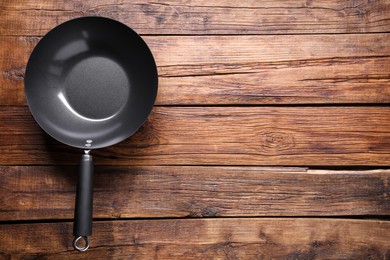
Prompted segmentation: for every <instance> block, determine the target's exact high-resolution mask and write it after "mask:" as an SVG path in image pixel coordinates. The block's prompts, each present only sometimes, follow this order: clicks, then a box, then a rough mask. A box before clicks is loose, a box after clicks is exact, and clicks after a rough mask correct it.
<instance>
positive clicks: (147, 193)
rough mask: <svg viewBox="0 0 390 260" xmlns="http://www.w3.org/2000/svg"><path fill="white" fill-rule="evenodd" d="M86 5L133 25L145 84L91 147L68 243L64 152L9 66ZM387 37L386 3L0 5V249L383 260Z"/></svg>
mask: <svg viewBox="0 0 390 260" xmlns="http://www.w3.org/2000/svg"><path fill="white" fill-rule="evenodd" d="M87 15H99V16H106V17H111V18H114V19H117V20H119V21H121V22H123V23H125V24H127V25H129V26H130V27H132V28H133V29H135V30H136V31H137V32H138V33H140V34H141V35H142V37H143V38H144V39H145V41H146V42H147V44H148V45H149V46H150V48H151V50H152V52H153V54H154V55H155V58H156V62H157V64H158V72H159V94H158V99H157V103H156V106H155V108H154V109H153V112H152V114H151V116H150V118H149V119H148V121H147V122H146V124H145V125H144V126H143V127H142V129H140V130H139V131H138V132H137V133H136V134H135V135H134V136H133V137H131V138H129V139H128V140H126V141H124V142H122V143H120V144H119V145H116V146H113V147H109V148H106V149H101V150H98V151H93V155H94V157H95V161H96V164H97V166H96V174H95V186H94V195H95V196H94V234H93V236H92V237H91V244H92V247H91V248H90V250H88V251H87V252H85V253H78V252H75V251H73V249H72V246H71V239H72V218H73V208H74V197H75V184H76V177H77V176H76V169H77V166H76V164H77V162H78V160H79V156H80V151H79V150H77V149H73V148H69V147H66V146H64V145H62V144H60V143H58V142H56V141H54V140H53V139H51V138H50V137H48V136H47V135H46V134H45V133H44V132H43V131H42V130H41V129H40V128H39V127H38V125H37V124H36V123H35V121H34V120H33V118H32V116H31V114H30V112H29V110H28V108H27V106H26V101H25V98H24V94H23V78H24V70H25V65H26V62H27V59H28V57H29V55H30V53H31V51H32V49H33V48H34V46H35V45H36V44H37V42H38V41H39V39H40V38H41V36H43V35H44V34H45V33H46V32H48V30H50V29H51V28H53V27H54V26H56V25H58V24H60V23H62V22H64V21H67V20H69V19H71V18H75V17H80V16H87ZM389 32H390V1H389V0H377V1H355V0H348V1H336V0H334V1H333V0H332V1H325V0H319V1H314V0H307V1H300V0H294V1H293V0H284V1H235V0H234V1H233V0H215V1H205V0H192V1H138V0H135V1H131V0H108V1H98V0H87V1H74V0H72V1H33V0H18V1H15V0H2V1H1V3H0V43H1V45H0V70H1V74H0V122H1V123H0V154H1V156H0V165H1V166H0V185H1V186H0V257H1V259H33V258H38V259H40V258H42V259H64V258H66V259H68V258H75V259H130V258H131V259H154V258H155V259H157V258H158V259H180V258H185V259H254V258H257V259H271V258H272V259H314V258H316V259H317V258H318V259H390V222H389V216H390V167H389V161H390V108H389V106H388V105H389V102H390V34H389Z"/></svg>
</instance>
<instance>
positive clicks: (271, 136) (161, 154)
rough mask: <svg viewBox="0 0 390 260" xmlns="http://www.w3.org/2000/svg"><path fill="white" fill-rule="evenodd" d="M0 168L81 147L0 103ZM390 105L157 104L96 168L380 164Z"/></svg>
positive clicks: (68, 159) (53, 160) (99, 156)
mask: <svg viewBox="0 0 390 260" xmlns="http://www.w3.org/2000/svg"><path fill="white" fill-rule="evenodd" d="M0 122H6V123H5V124H1V125H0V153H1V154H2V156H1V157H0V164H1V165H42V164H44V165H66V164H72V165H74V164H75V163H77V162H78V160H79V155H80V151H79V150H77V149H73V148H68V147H67V146H65V145H62V144H60V143H58V142H57V141H54V140H53V139H51V138H49V137H48V136H47V135H45V134H44V133H43V131H42V130H41V129H40V128H39V126H38V125H37V124H36V123H35V121H34V119H33V118H32V116H31V115H30V112H29V110H28V108H27V107H5V106H3V107H0ZM389 129H390V107H332V106H331V107H155V108H154V110H153V112H152V114H151V115H150V116H149V118H148V120H147V122H146V124H145V125H144V126H143V127H142V128H141V129H140V130H139V131H138V132H137V133H136V134H135V135H133V136H132V137H131V138H129V139H127V140H126V141H124V142H122V143H120V144H118V145H115V146H112V147H108V148H104V149H98V150H96V152H95V151H94V152H93V155H94V157H95V161H96V163H97V164H98V165H122V166H123V165H258V166H266V165H270V166H273V165H285V166H344V167H345V166H353V165H358V166H386V165H387V164H388V162H389V161H390V131H389Z"/></svg>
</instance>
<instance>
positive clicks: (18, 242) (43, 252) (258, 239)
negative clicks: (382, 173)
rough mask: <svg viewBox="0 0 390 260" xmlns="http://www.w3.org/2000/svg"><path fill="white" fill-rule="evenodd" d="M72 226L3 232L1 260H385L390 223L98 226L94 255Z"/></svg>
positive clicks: (188, 221) (116, 223) (258, 221)
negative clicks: (76, 242) (81, 248)
mask: <svg viewBox="0 0 390 260" xmlns="http://www.w3.org/2000/svg"><path fill="white" fill-rule="evenodd" d="M71 225H72V224H71V223H42V224H41V223H36V224H19V225H0V233H1V234H2V236H0V252H1V254H2V255H1V256H2V257H3V259H31V258H44V259H113V258H115V259H129V258H131V259H211V258H212V259H257V258H260V259H388V258H389V257H390V250H389V248H390V232H389V230H390V222H388V221H377V220H342V219H299V218H298V219H278V218H275V219H267V218H266V219H259V218H258V219H240V218H238V219H181V220H180V219H177V220H131V221H113V222H107V221H99V222H95V223H94V234H93V236H92V237H91V248H90V249H89V250H87V251H86V252H84V253H82V254H80V253H79V252H75V251H74V250H73V248H72V247H71V239H72V226H71Z"/></svg>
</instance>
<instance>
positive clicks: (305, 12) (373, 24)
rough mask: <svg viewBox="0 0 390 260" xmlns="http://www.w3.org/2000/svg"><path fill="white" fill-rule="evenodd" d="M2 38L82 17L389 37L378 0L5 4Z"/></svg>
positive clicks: (148, 25)
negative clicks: (375, 33) (378, 34)
mask: <svg viewBox="0 0 390 260" xmlns="http://www.w3.org/2000/svg"><path fill="white" fill-rule="evenodd" d="M0 7H1V9H2V11H3V12H2V19H0V35H34V36H35V35H43V34H45V33H46V32H47V31H48V30H50V29H51V28H53V27H54V26H56V25H58V24H60V23H62V22H64V21H67V20H69V19H71V18H75V17H80V16H90V15H93V16H95V15H98V16H106V17H110V18H113V19H117V20H119V21H121V22H123V23H125V24H127V25H129V26H130V27H132V28H134V29H135V30H136V31H137V32H138V33H141V34H301V33H304V34H308V33H353V32H388V31H389V30H390V19H389V13H390V2H389V1H388V0H379V1H337V0H331V1H329V0H320V1H306V0H305V1H303V0H300V1H295V0H285V1H235V0H214V1H212V2H211V1H207V0H192V1H172V0H171V1H163V2H162V1H157V2H156V1H140V0H138V1H134V0H109V1H98V0H88V1H82V2H80V1H40V2H37V1H33V0H19V1H13V0H3V1H2V3H1V6H0Z"/></svg>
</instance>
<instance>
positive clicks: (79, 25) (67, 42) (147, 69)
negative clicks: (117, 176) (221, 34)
mask: <svg viewBox="0 0 390 260" xmlns="http://www.w3.org/2000/svg"><path fill="white" fill-rule="evenodd" d="M157 83H158V76H157V68H156V64H155V61H154V58H153V56H152V53H151V51H150V50H149V48H148V46H147V45H146V43H145V42H144V41H143V40H142V38H141V37H140V36H139V35H138V34H137V33H135V32H134V31H133V30H132V29H130V28H129V27H127V26H126V25H124V24H122V23H120V22H118V21H115V20H112V19H108V18H103V17H82V18H77V19H73V20H70V21H67V22H65V23H63V24H61V25H59V26H57V27H55V28H54V29H52V30H51V31H50V32H48V33H47V34H46V35H45V36H44V37H43V38H42V39H41V40H40V41H39V43H38V44H37V46H36V47H35V48H34V50H33V52H32V54H31V56H30V58H29V61H28V64H27V67H26V74H25V95H26V99H27V103H28V106H29V108H30V111H31V113H32V115H33V117H34V118H35V120H36V121H37V122H38V124H39V125H40V127H41V128H42V129H43V130H44V131H45V132H46V133H48V134H49V135H50V136H52V137H53V138H55V139H57V140H58V141H60V142H62V143H64V144H66V145H69V146H73V147H77V148H81V149H84V151H85V153H84V154H83V155H82V156H81V161H80V167H79V177H78V184H77V191H76V205H75V219H74V228H73V235H74V236H75V238H74V240H73V246H74V247H75V249H77V250H79V251H85V250H87V249H88V247H89V241H88V236H90V235H91V234H92V179H93V162H92V156H91V155H90V150H93V149H97V148H102V147H107V146H110V145H114V144H116V143H118V142H121V141H123V140H124V139H126V138H128V137H129V136H131V135H132V134H133V133H134V132H136V131H137V129H139V128H140V127H141V126H142V124H143V123H144V122H145V120H146V118H147V117H148V115H149V114H150V112H151V110H152V108H153V105H154V102H155V99H156V95H157V85H158V84H157ZM80 239H81V240H80ZM79 240H80V241H82V240H84V243H83V245H82V246H80V245H79V244H80V242H79Z"/></svg>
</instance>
